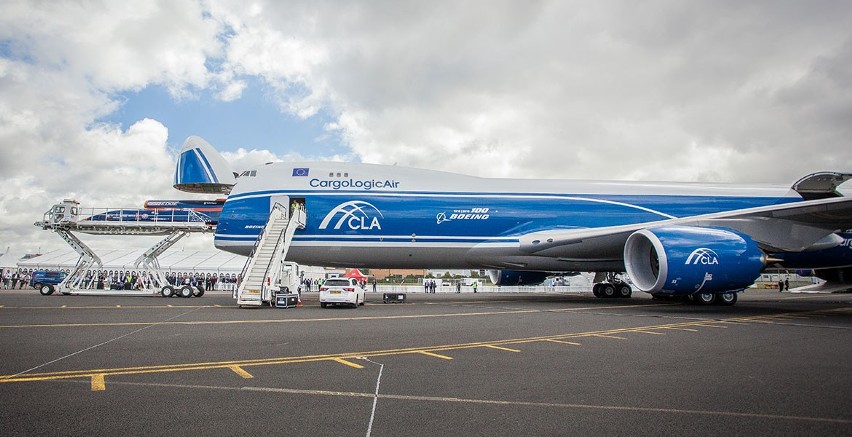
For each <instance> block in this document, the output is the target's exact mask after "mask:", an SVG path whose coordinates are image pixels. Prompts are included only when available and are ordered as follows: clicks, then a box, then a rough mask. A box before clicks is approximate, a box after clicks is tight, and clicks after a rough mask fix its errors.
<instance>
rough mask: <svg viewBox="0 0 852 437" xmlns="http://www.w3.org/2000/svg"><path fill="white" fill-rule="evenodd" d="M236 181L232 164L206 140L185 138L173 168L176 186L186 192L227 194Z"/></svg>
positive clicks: (192, 137)
mask: <svg viewBox="0 0 852 437" xmlns="http://www.w3.org/2000/svg"><path fill="white" fill-rule="evenodd" d="M235 183H236V178H235V177H234V171H233V170H232V169H231V166H230V165H228V163H227V162H226V161H225V158H223V157H222V155H221V154H220V153H219V152H217V151H216V149H214V148H213V146H211V145H210V144H208V143H207V141H204V140H203V139H201V138H200V137H196V136H191V137H189V138H187V139H186V141H184V143H183V147H181V149H180V156H179V157H178V162H177V168H176V169H175V183H174V187H175V188H177V189H178V190H181V191H185V192H188V193H225V194H228V193H230V192H231V188H233V187H234V184H235Z"/></svg>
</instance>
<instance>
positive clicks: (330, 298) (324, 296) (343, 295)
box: [319, 278, 366, 308]
mask: <svg viewBox="0 0 852 437" xmlns="http://www.w3.org/2000/svg"><path fill="white" fill-rule="evenodd" d="M365 298H366V293H365V292H364V289H363V288H361V285H360V284H358V281H356V280H355V279H352V278H331V279H327V280H326V281H325V283H324V284H322V286H321V287H320V295H319V299H320V306H321V307H323V308H325V307H326V306H328V305H329V304H332V305H335V304H347V305H352V306H353V307H355V308H358V305H364V299H365Z"/></svg>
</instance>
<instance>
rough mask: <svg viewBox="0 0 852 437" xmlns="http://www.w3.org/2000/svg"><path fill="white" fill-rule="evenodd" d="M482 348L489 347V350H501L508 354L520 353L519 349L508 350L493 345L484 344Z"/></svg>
mask: <svg viewBox="0 0 852 437" xmlns="http://www.w3.org/2000/svg"><path fill="white" fill-rule="evenodd" d="M482 346H483V347H489V348H491V349H497V350H501V351H507V352H520V351H519V350H518V349H510V348H507V347H502V346H495V345H493V344H483V345H482Z"/></svg>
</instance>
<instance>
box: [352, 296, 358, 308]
mask: <svg viewBox="0 0 852 437" xmlns="http://www.w3.org/2000/svg"><path fill="white" fill-rule="evenodd" d="M352 308H358V296H355V304H353V305H352Z"/></svg>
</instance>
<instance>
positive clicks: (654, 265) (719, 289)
mask: <svg viewBox="0 0 852 437" xmlns="http://www.w3.org/2000/svg"><path fill="white" fill-rule="evenodd" d="M764 259H765V255H764V253H763V252H762V251H761V250H760V249H759V248H758V247H757V243H755V242H754V240H752V239H751V238H749V237H747V236H745V235H742V234H740V233H738V232H736V231H733V230H730V229H725V228H702V227H692V226H664V227H658V228H650V229H642V230H640V231H636V232H634V233H633V234H631V235H630V237H628V238H627V243H626V244H625V245H624V264H625V267H626V269H627V274H628V275H630V279H631V280H632V281H633V285H635V286H636V288H638V289H639V290H641V291H645V292H648V293H664V294H679V295H685V294H693V293H696V292H699V291H700V292H704V293H707V292H710V293H724V292H728V291H738V290H742V289H744V288H746V287H748V286H749V285H751V284H753V283H754V281H755V279H757V277H758V276H759V275H760V271H761V270H762V269H763V267H764Z"/></svg>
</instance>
